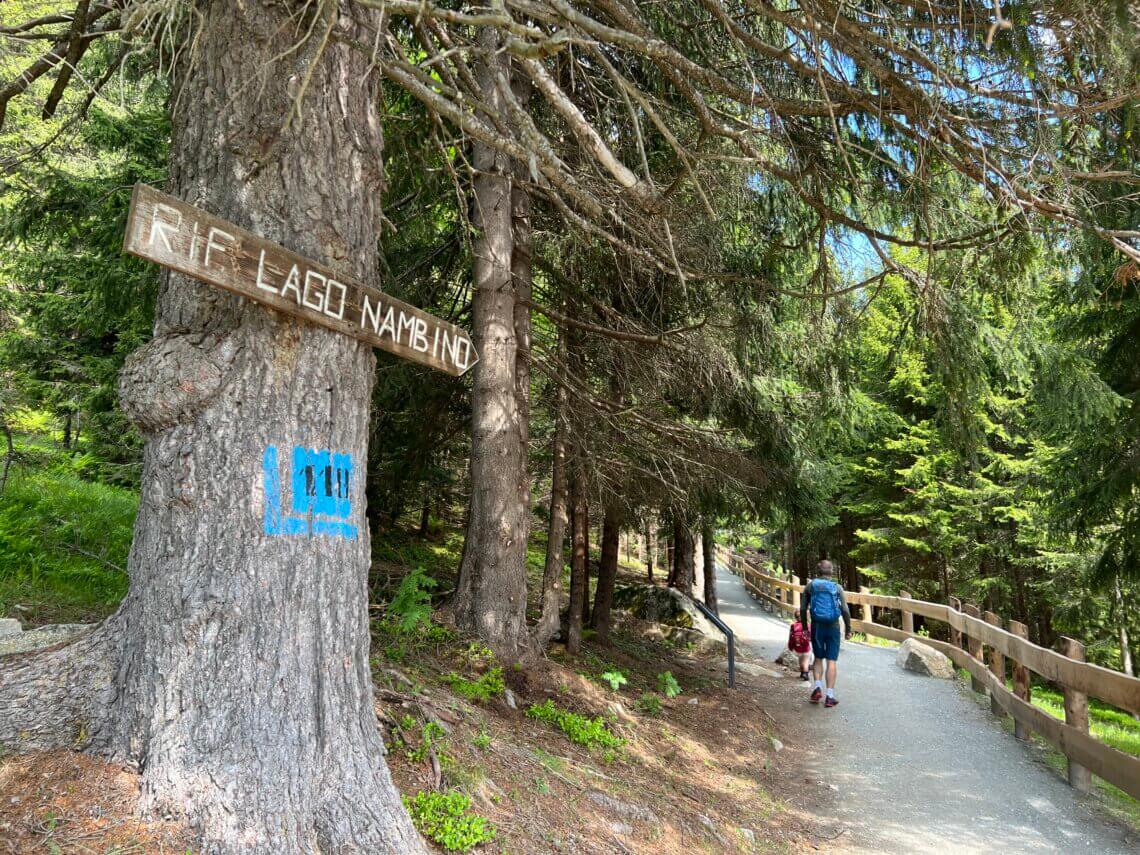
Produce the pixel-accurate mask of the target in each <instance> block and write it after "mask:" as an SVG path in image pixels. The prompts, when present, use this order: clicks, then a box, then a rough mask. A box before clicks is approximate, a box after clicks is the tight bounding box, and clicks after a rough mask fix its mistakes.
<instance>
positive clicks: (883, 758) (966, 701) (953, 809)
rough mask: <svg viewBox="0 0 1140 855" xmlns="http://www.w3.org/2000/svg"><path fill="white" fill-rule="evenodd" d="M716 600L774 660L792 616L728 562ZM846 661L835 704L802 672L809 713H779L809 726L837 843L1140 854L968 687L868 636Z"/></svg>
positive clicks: (852, 847)
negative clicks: (759, 594)
mask: <svg viewBox="0 0 1140 855" xmlns="http://www.w3.org/2000/svg"><path fill="white" fill-rule="evenodd" d="M717 597H718V600H719V602H720V613H721V617H723V618H724V620H725V621H726V622H727V623H728V624H729V625H730V626H731V627H732V629H733V631H734V632H735V633H736V634H737V636H738V638H739V639H740V642H741V643H742V645H744V646H745V647H746V648H747V649H749V650H750V651H751V652H753V653H755V654H758V655H760V656H762V657H763V658H765V659H767V660H769V661H771V660H772V659H773V658H774V657H775V656H777V655H778V654H779V652H780V651H781V650H782V649H783V648H784V646H785V644H786V642H787V637H788V625H787V623H785V622H784V621H782V620H778V619H776V618H774V617H771V616H769V615H768V614H766V613H765V612H764V611H763V610H762V609H761V608H760V606H759V605H758V604H757V602H756V601H755V600H753V599H752V598H751V597H750V596H749V595H748V594H747V592H746V591H745V589H744V586H743V585H742V584H741V582H740V579H739V578H738V577H736V576H734V575H733V574H732V573H730V572H728V571H727V570H726V569H725V568H724V567H718V568H717ZM839 666H840V670H839V683H838V686H837V687H836V696H837V697H838V698H839V701H840V703H839V706H838V707H836V708H835V709H831V710H825V709H823V707H822V706H813V705H810V704H808V703H807V695H808V689H807V688H806V686H807V684H806V683H803V684H801V683H798V681H797V685H802V686H804V687H805V688H804V690H803V693H802V697H803V710H802V713H800V714H799V717H798V719H797V718H796V717H795V715H794V711H793V714H792V715H786V716H782V718H783V719H784V720H785V721H788V720H796V721H798V722H800V723H802V726H803V728H804V730H803V732H802V733H801V737H802V738H803V739H804V741H806V742H808V743H810V744H811V745H812V746H813V750H811V751H810V752H804V754H805V756H804V757H803V759H802V763H803V774H804V776H805V777H807V778H812V779H815V780H818V781H819V782H820V783H821V786H823V787H825V788H826V789H827V793H828V795H830V796H831V797H833V798H831V799H826V800H827V801H833V802H834V804H833V805H832V806H831V808H830V811H829V813H830V817H829V821H830V822H832V823H834V825H835V836H836V839H835V842H834V843H832V844H830V846H832V847H833V851H836V852H851V853H908V855H909V853H935V852H937V853H940V855H942V853H954V855H965V854H966V853H995V852H996V853H1003V855H1009V853H1021V852H1026V853H1035V854H1036V853H1053V852H1055V853H1066V855H1067V853H1074V852H1096V853H1106V855H1108V854H1109V853H1111V855H1116V853H1119V854H1120V855H1125V853H1136V852H1140V839H1137V837H1136V835H1135V834H1134V833H1133V832H1130V831H1127V830H1124V829H1121V828H1119V827H1118V826H1116V825H1114V824H1112V823H1110V822H1109V821H1107V820H1106V819H1104V818H1102V817H1101V815H1100V814H1099V813H1098V811H1097V809H1096V807H1095V805H1093V804H1090V802H1089V800H1088V799H1082V798H1080V797H1079V796H1077V794H1076V793H1075V792H1074V791H1073V790H1072V789H1070V788H1069V786H1068V784H1067V783H1065V782H1064V781H1062V780H1061V779H1060V778H1059V776H1057V775H1056V774H1055V773H1054V772H1052V771H1051V770H1050V769H1049V768H1048V767H1047V766H1045V765H1044V764H1042V763H1041V762H1039V761H1037V760H1035V759H1034V757H1033V753H1032V752H1031V751H1030V750H1028V749H1027V748H1026V747H1025V746H1023V745H1021V744H1019V743H1018V742H1017V741H1016V740H1015V739H1014V737H1013V736H1012V735H1011V734H1009V733H1007V732H1006V731H1004V730H1003V729H1002V727H1001V725H1000V724H999V723H998V722H997V720H996V719H995V718H993V717H992V716H991V715H990V713H989V711H988V707H983V706H982V705H980V704H978V703H977V702H976V701H975V700H974V699H973V698H971V697H970V692H969V689H968V688H964V687H962V686H961V685H960V684H959V683H957V682H951V681H947V680H935V679H931V678H927V677H921V676H918V675H917V674H912V673H910V672H907V671H903V670H901V669H900V668H898V667H897V666H896V665H895V663H894V650H886V649H882V648H876V647H871V646H867V645H860V644H845V645H844V647H843V652H842V654H841V655H840V660H839ZM785 694H786V693H785ZM796 696H797V695H796V694H795V693H792V695H791V697H792V698H795V697H796ZM791 702H792V703H795V701H794V700H793V701H791ZM809 755H810V756H809ZM828 836H831V835H828Z"/></svg>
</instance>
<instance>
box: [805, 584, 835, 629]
mask: <svg viewBox="0 0 1140 855" xmlns="http://www.w3.org/2000/svg"><path fill="white" fill-rule="evenodd" d="M809 605H810V608H811V619H812V620H813V621H815V622H816V623H834V622H835V621H837V620H839V616H840V615H841V614H843V611H842V609H840V608H839V585H838V584H836V583H835V582H833V581H832V580H831V579H812V580H811V600H810V603H809Z"/></svg>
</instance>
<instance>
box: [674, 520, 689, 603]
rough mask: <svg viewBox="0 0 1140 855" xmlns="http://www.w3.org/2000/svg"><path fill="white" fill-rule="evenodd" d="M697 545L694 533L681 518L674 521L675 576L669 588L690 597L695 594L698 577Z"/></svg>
mask: <svg viewBox="0 0 1140 855" xmlns="http://www.w3.org/2000/svg"><path fill="white" fill-rule="evenodd" d="M694 551H695V544H694V543H693V533H692V531H690V530H689V526H688V525H687V524H686V523H685V521H684V520H683V519H682V518H681V517H675V518H674V521H673V574H672V579H671V581H670V582H669V587H671V588H676V589H677V590H678V591H682V592H683V593H685V594H687V595H688V596H692V594H693V580H694V578H695V577H696V560H695V557H694Z"/></svg>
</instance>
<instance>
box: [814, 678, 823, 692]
mask: <svg viewBox="0 0 1140 855" xmlns="http://www.w3.org/2000/svg"><path fill="white" fill-rule="evenodd" d="M815 687H816V688H817V689H819V690H820V691H821V692H822V691H823V680H816V681H815Z"/></svg>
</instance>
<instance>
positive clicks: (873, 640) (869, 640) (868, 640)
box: [851, 632, 899, 647]
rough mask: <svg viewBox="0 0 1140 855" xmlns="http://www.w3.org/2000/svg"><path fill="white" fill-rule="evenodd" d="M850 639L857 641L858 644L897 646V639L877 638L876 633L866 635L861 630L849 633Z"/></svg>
mask: <svg viewBox="0 0 1140 855" xmlns="http://www.w3.org/2000/svg"><path fill="white" fill-rule="evenodd" d="M851 640H852V641H858V642H859V643H860V644H869V645H871V646H872V647H898V646H899V643H898V642H897V641H891V640H890V639H889V638H879V637H878V636H877V635H867V634H866V633H863V632H853V633H852V634H851Z"/></svg>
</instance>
